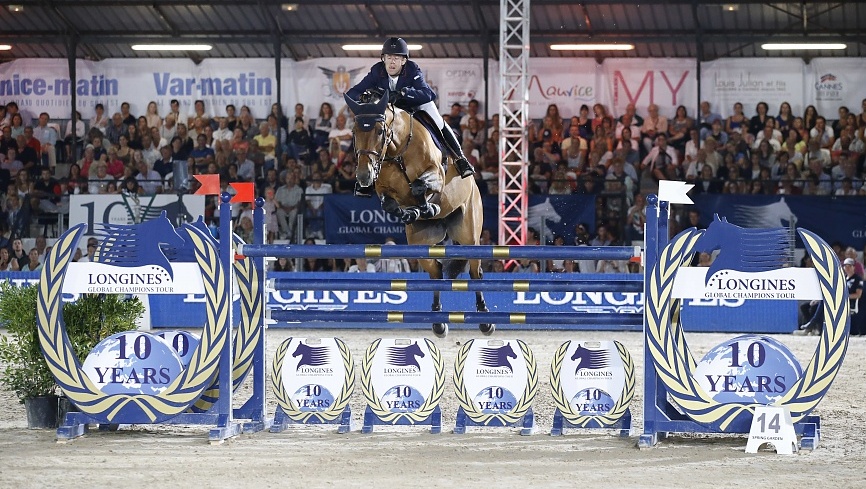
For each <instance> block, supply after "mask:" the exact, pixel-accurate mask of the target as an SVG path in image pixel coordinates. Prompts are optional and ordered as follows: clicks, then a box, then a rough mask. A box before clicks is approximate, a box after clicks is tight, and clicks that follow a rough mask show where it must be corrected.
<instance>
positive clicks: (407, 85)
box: [346, 60, 436, 109]
mask: <svg viewBox="0 0 866 489" xmlns="http://www.w3.org/2000/svg"><path fill="white" fill-rule="evenodd" d="M371 88H377V89H379V90H383V91H384V90H390V89H391V87H390V84H389V80H388V72H387V71H386V70H385V63H383V62H381V61H380V62H378V63H376V64H374V65H373V67H372V68H370V72H369V73H367V76H365V77H364V79H363V80H361V81H360V82H358V84H357V85H355V86H354V87H352V88H350V89H349V91H348V92H346V95H348V96H349V97H351V98H352V100H359V99H360V97H361V94H362V93H364V91H365V90H369V89H371ZM401 90H402V91H403V96H402V97H401V98H400V99H399V100H398V101H397V103H396V105H397V107H400V108H401V109H414V108H417V107H419V106H421V105H424V104H426V103H427V102H432V101H434V100H436V94H435V93H433V89H432V88H430V85H427V82H426V81H425V80H424V74H423V73H421V68H419V67H418V64H417V63H415V62H414V61H411V60H406V64H405V65H403V71H401V72H400V75H399V76H398V77H397V91H398V92H399V91H401Z"/></svg>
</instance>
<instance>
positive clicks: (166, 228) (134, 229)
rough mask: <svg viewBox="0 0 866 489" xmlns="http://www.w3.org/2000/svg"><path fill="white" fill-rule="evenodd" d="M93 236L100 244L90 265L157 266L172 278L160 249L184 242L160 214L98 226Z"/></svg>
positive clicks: (175, 246)
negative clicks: (133, 222) (136, 222)
mask: <svg viewBox="0 0 866 489" xmlns="http://www.w3.org/2000/svg"><path fill="white" fill-rule="evenodd" d="M96 234H97V236H99V237H100V240H101V243H100V245H99V247H97V249H96V253H94V260H93V261H94V262H97V263H105V264H108V265H114V266H117V267H140V266H146V265H157V266H161V267H163V269H165V271H166V272H167V273H168V274H169V276H170V277H171V278H172V280H173V279H174V274H173V272H172V269H171V265H169V262H168V258H166V256H165V253H164V252H163V250H162V248H163V247H167V248H172V247H173V248H182V247H183V246H184V244H185V242H184V239H183V238H182V237H180V235H179V234H178V233H177V231H176V230H175V229H174V226H172V224H171V222H170V221H169V220H168V218H167V217H166V214H165V212H164V211H163V212H162V213H161V214H160V216H159V217H158V218H156V219H152V220H150V221H145V222H143V223H141V224H135V225H126V224H102V225H101V229H100V230H99V231H98V232H97V233H96Z"/></svg>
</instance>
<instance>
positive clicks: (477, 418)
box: [454, 340, 538, 426]
mask: <svg viewBox="0 0 866 489" xmlns="http://www.w3.org/2000/svg"><path fill="white" fill-rule="evenodd" d="M515 342H516V343H517V344H518V346H520V352H521V353H522V354H523V361H524V362H526V387H524V389H523V394H522V395H521V396H520V399H518V400H517V403H516V404H515V405H514V409H512V410H511V411H508V412H506V413H499V414H494V413H484V412H481V411H479V410H478V409H477V408H476V407H475V404H474V403H473V402H472V395H471V394H469V392H467V390H466V384H465V383H464V380H463V372H464V370H465V368H466V359H467V358H469V351H470V350H471V348H472V344H473V343H475V340H469V341H467V342H466V343H464V344H463V346H461V347H460V350H458V352H457V358H456V360H455V361H454V390H455V391H456V394H457V402H459V403H460V406H461V407H462V408H463V411H464V412H466V415H467V416H469V419H471V420H472V421H474V422H476V423H478V424H482V425H485V426H486V425H490V424H492V423H493V424H495V423H494V422H498V423H499V424H501V425H510V424H513V423H516V422H517V421H519V420H520V419H521V418H522V417H523V415H524V414H526V411H528V410H529V408H530V407H531V406H532V401H533V400H534V399H535V395H536V394H537V393H538V365H537V364H536V362H535V355H534V354H533V353H532V350H531V349H530V348H529V346H527V345H526V343H524V342H523V341H521V340H515Z"/></svg>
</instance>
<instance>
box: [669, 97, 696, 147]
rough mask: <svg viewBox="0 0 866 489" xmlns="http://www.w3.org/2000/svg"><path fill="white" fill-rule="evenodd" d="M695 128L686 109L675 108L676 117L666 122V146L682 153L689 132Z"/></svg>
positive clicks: (682, 106)
mask: <svg viewBox="0 0 866 489" xmlns="http://www.w3.org/2000/svg"><path fill="white" fill-rule="evenodd" d="M694 126H695V121H694V119H692V118H691V117H689V116H688V113H687V112H686V107H685V106H684V105H680V106H679V107H677V112H676V115H675V116H674V118H673V119H671V120H670V121H669V122H668V144H669V145H670V146H673V147H674V148H675V149H676V150H678V151H684V150H685V146H686V141H688V139H689V131H690V130H691V129H692V128H693V127H694Z"/></svg>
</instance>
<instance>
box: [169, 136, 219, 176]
mask: <svg viewBox="0 0 866 489" xmlns="http://www.w3.org/2000/svg"><path fill="white" fill-rule="evenodd" d="M177 141H179V140H178V139H177V138H175V140H174V141H172V146H176V144H177ZM196 143H197V144H196V146H195V148H193V150H192V151H190V152H189V161H190V162H191V163H192V164H193V165H195V167H196V168H199V169H201V168H207V166H208V165H209V164H210V163H213V162H214V160H215V158H216V154H215V153H214V150H213V149H212V148H208V146H207V136H205V135H204V134H200V135H199V136H198V137H197V138H196ZM172 159H173V160H184V159H186V158H183V157H182V156H181V152H178V151H176V152H175V153H174V154H173V155H172Z"/></svg>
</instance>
